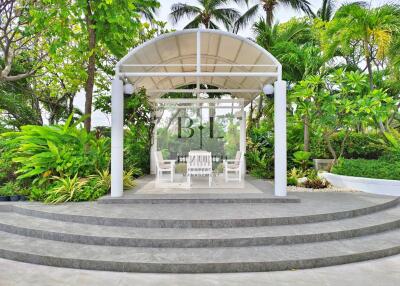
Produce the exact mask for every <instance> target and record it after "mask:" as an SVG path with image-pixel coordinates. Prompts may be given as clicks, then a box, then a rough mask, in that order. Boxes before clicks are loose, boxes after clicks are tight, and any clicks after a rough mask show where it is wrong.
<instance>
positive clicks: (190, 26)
mask: <svg viewBox="0 0 400 286" xmlns="http://www.w3.org/2000/svg"><path fill="white" fill-rule="evenodd" d="M200 24H201V17H200V15H199V16H196V17H195V18H194V19H193V20H192V21H190V22H189V23H188V24H186V26H185V27H183V28H184V29H196V28H198V27H199V25H200Z"/></svg>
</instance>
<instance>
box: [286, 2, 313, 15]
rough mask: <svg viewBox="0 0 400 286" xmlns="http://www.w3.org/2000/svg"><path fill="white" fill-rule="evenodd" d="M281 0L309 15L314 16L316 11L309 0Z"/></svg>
mask: <svg viewBox="0 0 400 286" xmlns="http://www.w3.org/2000/svg"><path fill="white" fill-rule="evenodd" d="M279 2H280V3H282V4H284V5H286V6H289V7H291V8H293V9H295V10H299V11H303V12H304V13H306V14H307V15H308V16H314V12H313V11H312V10H311V4H310V2H309V1H308V0H280V1H279Z"/></svg>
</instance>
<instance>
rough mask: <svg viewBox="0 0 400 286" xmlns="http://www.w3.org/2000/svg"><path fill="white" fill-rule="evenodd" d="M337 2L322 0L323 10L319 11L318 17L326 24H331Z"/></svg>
mask: <svg viewBox="0 0 400 286" xmlns="http://www.w3.org/2000/svg"><path fill="white" fill-rule="evenodd" d="M335 2H336V1H335V0H322V5H321V8H319V9H318V11H317V17H319V18H320V19H321V20H322V21H324V22H329V21H330V20H331V19H332V18H333V15H334V10H335Z"/></svg>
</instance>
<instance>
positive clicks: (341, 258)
mask: <svg viewBox="0 0 400 286" xmlns="http://www.w3.org/2000/svg"><path fill="white" fill-rule="evenodd" d="M0 241H1V244H0V257H2V258H5V259H11V260H16V261H22V262H28V263H34V264H42V265H49V266H57V267H67V268H79V269H90V270H107V271H123V272H159V273H203V272H246V271H252V272H255V271H277V270H289V269H305V268H314V267H322V266H330V265H337V264H344V263H351V262H357V261H363V260H369V259H375V258H381V257H384V256H389V255H394V254H398V253H400V231H399V230H394V231H388V232H384V233H379V234H375V235H370V236H365V237H358V238H353V239H345V240H340V241H328V242H318V243H310V244H293V245H274V246H251V247H234V248H232V247H217V248H144V247H114V246H97V245H84V244H76V243H67V242H59V241H51V240H43V239H39V238H30V237H24V236H19V235H15V234H10V233H5V232H0Z"/></svg>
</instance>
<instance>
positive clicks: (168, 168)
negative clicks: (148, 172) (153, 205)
mask: <svg viewBox="0 0 400 286" xmlns="http://www.w3.org/2000/svg"><path fill="white" fill-rule="evenodd" d="M156 168H157V170H156V171H157V182H159V181H160V178H161V177H162V175H163V173H164V172H166V173H171V183H172V182H173V181H174V174H175V160H164V158H163V155H162V153H161V151H157V152H156Z"/></svg>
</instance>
